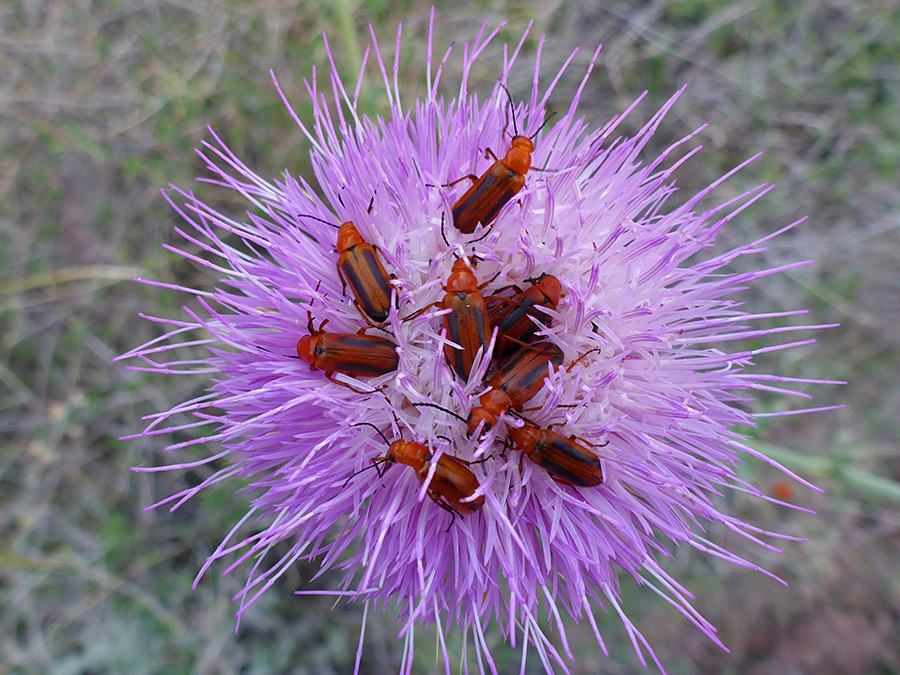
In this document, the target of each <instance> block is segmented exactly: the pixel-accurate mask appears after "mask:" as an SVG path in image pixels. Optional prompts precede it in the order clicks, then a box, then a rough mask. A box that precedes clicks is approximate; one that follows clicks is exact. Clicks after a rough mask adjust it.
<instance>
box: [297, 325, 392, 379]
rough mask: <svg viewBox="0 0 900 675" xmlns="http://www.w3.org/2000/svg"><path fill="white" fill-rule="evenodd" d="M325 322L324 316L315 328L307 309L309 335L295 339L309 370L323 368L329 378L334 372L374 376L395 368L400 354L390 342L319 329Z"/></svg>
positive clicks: (367, 336)
mask: <svg viewBox="0 0 900 675" xmlns="http://www.w3.org/2000/svg"><path fill="white" fill-rule="evenodd" d="M327 323H328V319H325V321H323V322H322V323H321V324H320V325H319V328H318V330H316V329H314V328H313V320H312V312H310V313H309V324H308V326H307V328H308V330H309V335H304V336H303V337H302V338H300V340H299V341H298V342H297V355H298V356H299V357H300V358H301V359H303V360H304V361H306V362H307V363H308V364H309V368H310V370H324V371H325V376H326V377H327V378H328V379H329V380H331V379H332V373H335V372H338V373H343V374H344V375H366V376H369V377H375V376H376V375H384V374H386V373H390V372H392V371H394V370H397V366H398V365H399V362H400V357H399V356H398V355H397V345H395V344H394V343H393V342H391V341H390V340H388V339H387V338H383V337H378V336H375V335H362V334H360V333H356V334H353V333H350V334H346V333H329V332H326V331H324V330H322V329H323V328H324V327H325V324H327ZM338 384H342V383H340V382H339V383H338Z"/></svg>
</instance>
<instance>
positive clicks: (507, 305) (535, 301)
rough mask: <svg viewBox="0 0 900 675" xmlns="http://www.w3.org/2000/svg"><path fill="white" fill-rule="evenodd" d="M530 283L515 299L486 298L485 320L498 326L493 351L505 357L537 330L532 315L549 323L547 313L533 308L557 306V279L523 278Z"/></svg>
mask: <svg viewBox="0 0 900 675" xmlns="http://www.w3.org/2000/svg"><path fill="white" fill-rule="evenodd" d="M525 281H529V282H531V286H529V287H528V288H526V289H525V290H524V291H522V292H520V293H519V294H518V295H516V296H515V297H514V298H511V299H510V298H503V297H499V296H492V297H489V298H487V305H488V319H489V320H490V322H491V325H492V326H494V327H495V328H496V329H497V346H496V348H495V353H496V354H497V355H498V356H505V355H507V354H509V353H511V352H512V351H513V350H515V348H516V347H517V346H518V345H520V344H521V343H523V342H528V341H529V340H530V339H531V338H532V337H534V334H535V332H537V330H538V324H536V323H535V322H534V321H533V320H532V317H534V318H535V319H537V320H538V321H541V322H542V323H544V324H546V325H549V324H550V316H549V315H547V314H544V313H543V312H538V311H535V307H546V308H547V309H553V310H555V309H556V305H557V304H558V303H559V299H560V297H561V296H562V284H560V283H559V279H557V278H556V277H554V276H552V275H550V274H542V275H541V276H539V277H536V278H534V279H526V280H525Z"/></svg>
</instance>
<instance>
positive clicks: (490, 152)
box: [484, 148, 500, 162]
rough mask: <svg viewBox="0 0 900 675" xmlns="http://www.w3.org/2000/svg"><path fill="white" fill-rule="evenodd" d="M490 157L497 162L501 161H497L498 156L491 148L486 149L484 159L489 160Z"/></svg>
mask: <svg viewBox="0 0 900 675" xmlns="http://www.w3.org/2000/svg"><path fill="white" fill-rule="evenodd" d="M488 157H490V158H491V159H492V160H494V161H495V162H499V161H500V160H499V159H497V155H495V154H494V151H493V150H491V149H490V148H485V149H484V158H485V159H487V158H488Z"/></svg>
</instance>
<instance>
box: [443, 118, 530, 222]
mask: <svg viewBox="0 0 900 675" xmlns="http://www.w3.org/2000/svg"><path fill="white" fill-rule="evenodd" d="M533 152H534V143H532V142H531V139H530V138H528V137H527V136H519V135H516V136H513V139H512V142H511V143H510V148H509V150H507V151H506V155H505V156H504V157H503V159H497V156H496V155H495V154H494V153H493V152H491V150H490V148H488V150H487V153H488V154H490V156H491V157H492V158H493V159H494V163H493V164H492V165H491V167H490V168H489V169H488V170H487V171H485V172H484V173H483V174H482V175H481V177H480V178H479V177H477V176H475V175H474V174H470V175H468V176H463V178H469V179H471V180H473V181H474V183H473V184H472V187H470V188H469V189H468V190H466V192H465V193H463V195H462V197H460V198H459V199H457V200H456V202H455V203H454V204H453V225H455V226H456V229H457V230H459V231H460V232H463V233H464V234H470V233H472V232H474V231H475V228H476V227H478V223H481V224H482V225H490V224H491V222H493V220H494V218H496V217H497V214H498V213H499V212H500V209H502V208H503V207H504V206H505V205H506V203H507V202H509V200H511V199H512V198H513V197H515V196H516V194H517V193H518V192H519V191H520V190H521V189H522V188H523V187H525V174H526V173H528V170H529V169H530V168H531V153H533Z"/></svg>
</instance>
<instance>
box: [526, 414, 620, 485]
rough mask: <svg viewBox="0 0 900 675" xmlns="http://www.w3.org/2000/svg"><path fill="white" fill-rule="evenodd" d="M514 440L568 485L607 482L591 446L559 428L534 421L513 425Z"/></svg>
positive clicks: (527, 455)
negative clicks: (583, 443)
mask: <svg viewBox="0 0 900 675" xmlns="http://www.w3.org/2000/svg"><path fill="white" fill-rule="evenodd" d="M509 436H510V438H511V439H512V442H513V443H514V444H515V445H516V446H517V447H518V448H519V450H521V451H522V452H523V453H524V454H523V457H528V459H530V460H531V461H532V462H534V463H535V464H537V465H538V466H542V467H543V468H545V469H546V470H547V471H548V472H549V473H550V475H551V476H553V478H554V479H555V480H556V481H558V482H560V483H563V484H565V485H574V486H577V487H593V486H595V485H599V484H600V483H602V482H603V469H602V467H601V466H600V458H599V457H597V455H595V454H594V453H593V452H591V451H590V450H589V449H588V448H586V447H585V446H583V445H582V444H581V443H578V442H577V441H575V439H574V438H566V437H565V436H562V435H560V434H558V433H556V432H555V431H550V430H549V429H541V428H540V427H538V426H537V425H535V424H532V423H531V422H526V423H525V426H523V427H521V428H518V429H516V428H514V427H509Z"/></svg>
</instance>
